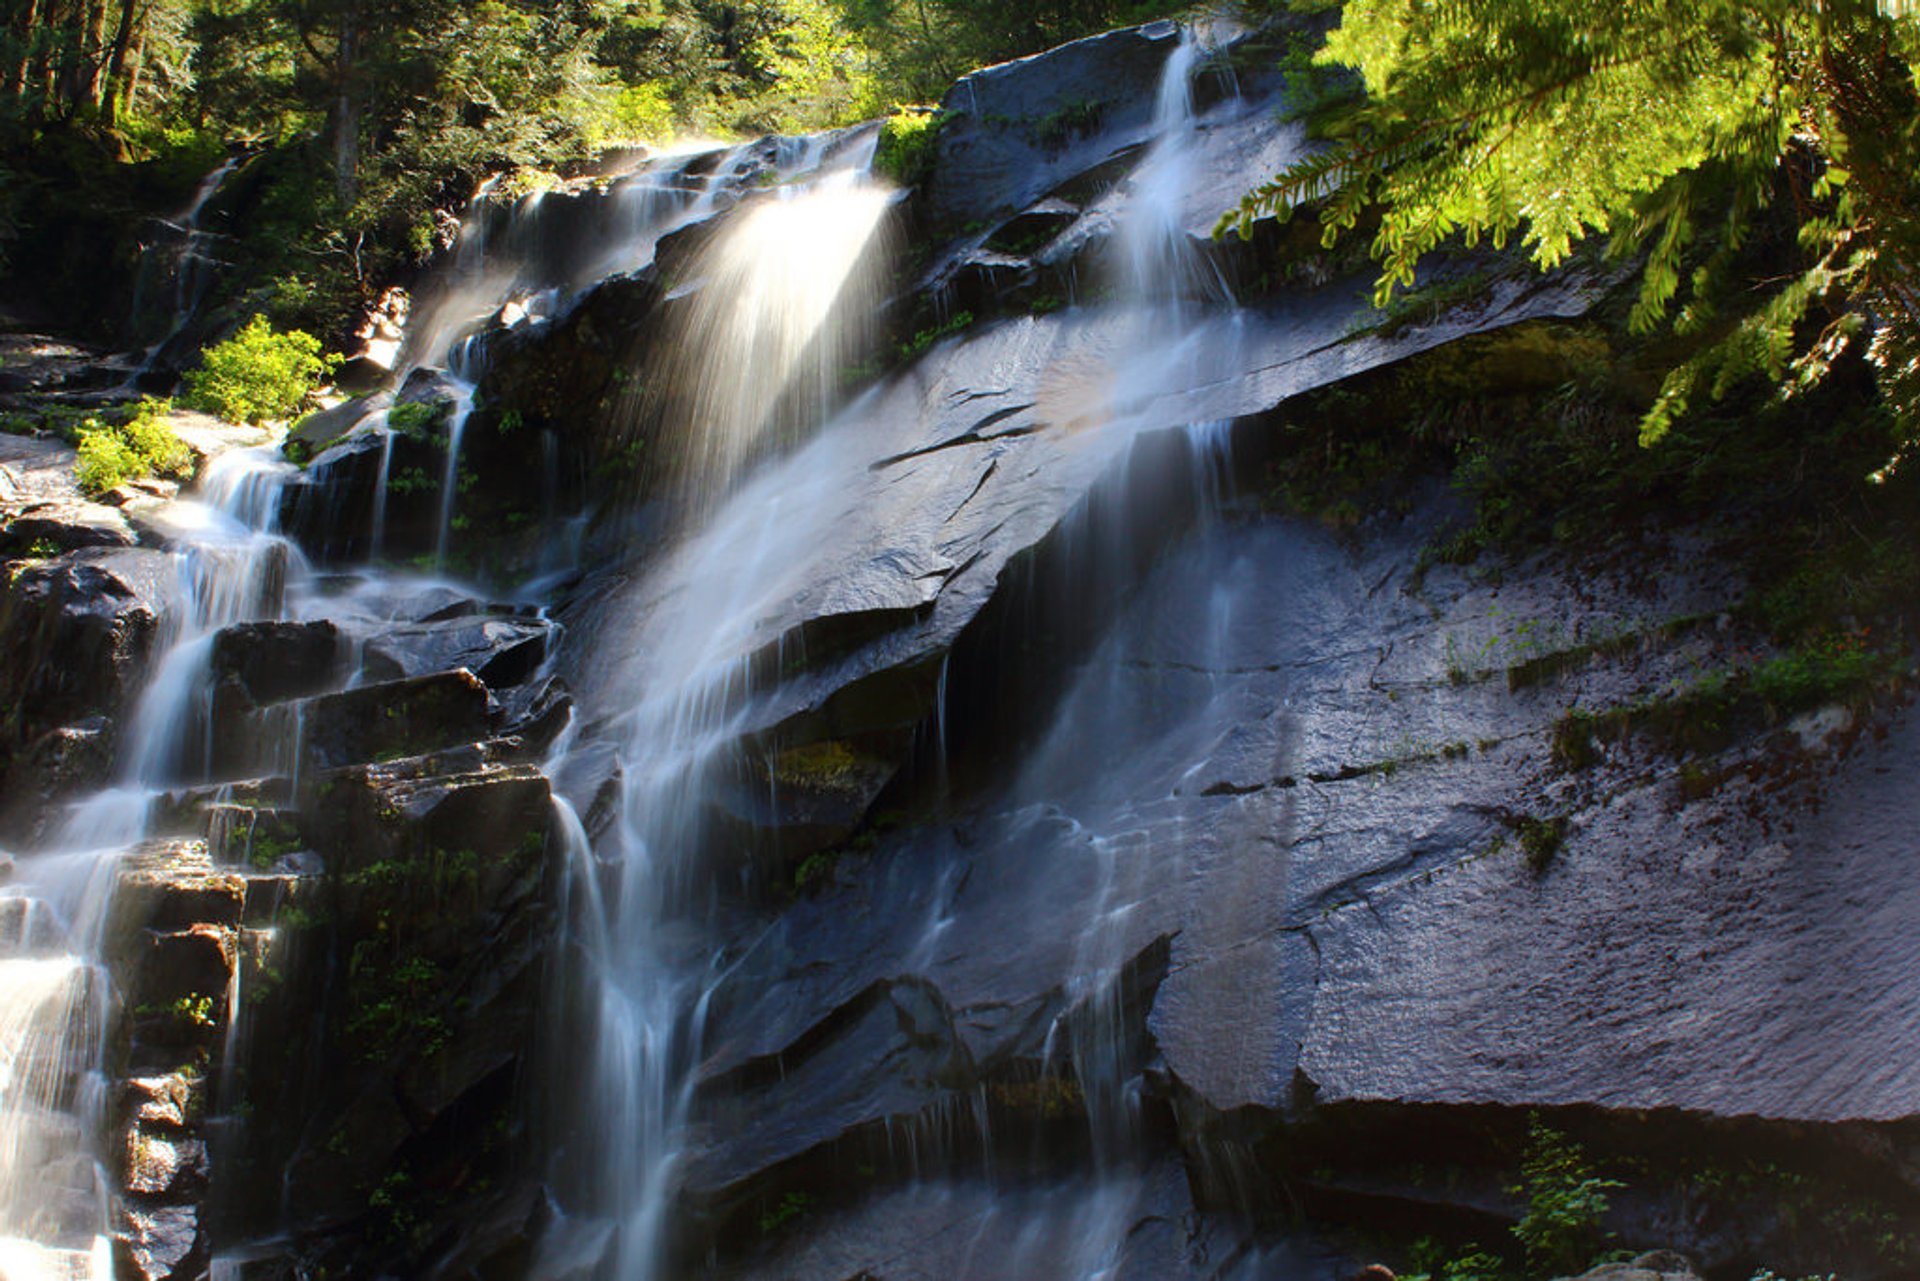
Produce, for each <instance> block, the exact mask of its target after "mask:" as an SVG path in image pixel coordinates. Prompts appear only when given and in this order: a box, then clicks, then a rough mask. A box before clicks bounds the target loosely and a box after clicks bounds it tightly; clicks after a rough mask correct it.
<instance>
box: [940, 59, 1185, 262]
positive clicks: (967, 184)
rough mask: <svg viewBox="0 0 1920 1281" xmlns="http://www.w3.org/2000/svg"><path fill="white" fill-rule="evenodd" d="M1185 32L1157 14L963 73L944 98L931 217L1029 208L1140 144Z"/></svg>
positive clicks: (954, 221) (945, 219)
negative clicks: (1157, 87)
mask: <svg viewBox="0 0 1920 1281" xmlns="http://www.w3.org/2000/svg"><path fill="white" fill-rule="evenodd" d="M1178 40H1179V31H1178V29H1177V28H1176V27H1175V26H1174V25H1173V24H1172V23H1170V22H1157V23H1153V24H1151V25H1149V26H1145V27H1135V28H1132V29H1130V30H1125V31H1113V32H1108V33H1107V34H1105V35H1099V36H1090V37H1088V38H1087V39H1085V40H1076V41H1074V42H1073V43H1072V44H1068V45H1062V46H1061V47H1060V48H1058V49H1053V50H1050V51H1048V52H1046V53H1042V54H1036V55H1034V56H1033V57H1030V58H1022V59H1020V60H1019V61H1017V62H1008V63H1003V64H1001V65H1000V66H996V67H987V68H985V69H984V70H981V71H976V72H974V73H973V74H972V75H968V76H963V77H961V78H960V79H959V80H958V81H957V82H955V84H954V86H953V88H952V89H950V90H948V91H947V96H946V97H945V99H943V100H942V102H941V108H942V110H943V111H944V112H946V114H947V123H946V124H945V126H944V127H943V128H942V129H941V131H940V138H939V143H938V148H939V151H938V158H937V160H936V161H935V165H934V170H933V176H932V178H931V179H929V181H928V183H927V200H928V207H929V209H930V211H931V213H932V216H933V218H934V219H935V220H936V222H938V223H940V224H942V225H950V226H956V227H957V226H960V225H962V224H965V223H969V222H973V221H976V220H979V219H985V218H992V217H995V216H996V215H1003V214H1005V213H1008V212H1011V211H1013V210H1016V209H1021V208H1024V207H1025V206H1027V205H1029V204H1031V203H1033V202H1034V201H1035V200H1036V199H1038V198H1039V197H1041V196H1043V195H1045V194H1046V193H1047V192H1049V191H1051V190H1053V188H1054V187H1056V186H1058V185H1059V184H1060V183H1061V182H1062V181H1063V180H1064V179H1066V178H1068V177H1071V176H1072V175H1074V174H1077V173H1081V172H1084V171H1086V170H1088V169H1091V168H1093V167H1094V166H1096V165H1098V164H1099V163H1100V162H1102V161H1104V160H1107V159H1110V158H1111V157H1112V156H1114V155H1115V154H1117V153H1118V152H1120V151H1121V150H1123V149H1125V148H1127V147H1130V146H1137V145H1139V144H1140V143H1141V142H1142V141H1143V140H1145V138H1146V137H1147V133H1148V126H1149V125H1150V124H1151V123H1152V120H1153V94H1152V93H1151V92H1150V91H1148V88H1147V87H1149V86H1151V85H1153V84H1154V83H1155V82H1156V81H1157V80H1158V79H1159V75H1160V68H1161V67H1162V65H1164V64H1165V62H1166V60H1167V56H1168V55H1169V54H1170V53H1172V52H1173V49H1174V46H1175V45H1176V43H1177V42H1178Z"/></svg>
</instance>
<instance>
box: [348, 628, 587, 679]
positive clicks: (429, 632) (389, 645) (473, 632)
mask: <svg viewBox="0 0 1920 1281" xmlns="http://www.w3.org/2000/svg"><path fill="white" fill-rule="evenodd" d="M552 632H553V625H552V624H551V623H548V622H546V621H545V620H544V619H529V618H501V617H490V616H485V615H473V616H468V617H462V618H451V619H447V620H446V621H443V622H435V623H422V624H419V625H417V626H412V627H396V628H394V629H392V630H391V631H386V632H382V633H381V634H380V635H378V636H375V637H373V638H372V639H370V640H368V641H367V643H366V646H365V648H364V649H363V651H362V658H361V663H362V666H361V672H362V674H363V675H364V676H365V677H366V678H367V679H368V680H372V681H394V680H402V679H405V678H407V677H412V676H425V675H427V674H429V673H431V672H444V671H451V670H453V669H454V668H459V667H464V668H466V669H467V670H468V671H471V672H472V673H473V674H474V675H476V676H478V677H479V678H480V679H481V680H483V681H485V682H486V683H487V685H488V686H490V687H491V688H493V689H496V690H499V689H505V688H508V687H510V686H513V685H519V684H522V683H523V682H525V681H527V680H530V679H531V678H532V677H533V676H534V674H535V673H536V672H537V671H538V670H539V668H540V664H541V663H543V662H544V661H546V657H547V651H548V648H549V645H550V643H551V637H552Z"/></svg>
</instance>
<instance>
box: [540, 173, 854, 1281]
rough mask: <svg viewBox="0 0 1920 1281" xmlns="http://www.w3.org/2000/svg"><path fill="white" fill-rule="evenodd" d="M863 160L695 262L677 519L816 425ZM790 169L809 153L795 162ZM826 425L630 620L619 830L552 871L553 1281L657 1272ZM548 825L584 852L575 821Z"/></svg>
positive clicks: (735, 227)
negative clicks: (571, 1069) (573, 1124)
mask: <svg viewBox="0 0 1920 1281" xmlns="http://www.w3.org/2000/svg"><path fill="white" fill-rule="evenodd" d="M870 156H871V148H870V147H869V148H867V149H866V150H865V151H864V152H863V153H861V154H858V155H855V156H853V157H851V158H850V159H851V160H852V162H853V163H851V164H849V165H848V166H847V167H846V168H843V169H841V170H839V171H837V172H834V173H829V174H826V175H824V176H822V177H821V178H819V179H817V180H816V181H814V182H813V183H811V184H808V185H804V186H794V187H791V188H789V189H785V190H782V191H780V192H778V193H776V194H773V195H771V196H769V197H766V198H764V202H763V203H762V204H760V205H759V206H758V207H757V208H755V209H753V210H750V211H748V212H746V213H745V214H743V215H741V216H737V217H736V218H735V219H734V220H733V221H732V222H730V223H729V224H728V225H727V226H726V227H725V228H723V229H722V231H721V232H720V233H719V235H718V236H717V238H716V241H715V243H714V245H713V246H711V247H710V249H709V250H708V252H706V253H705V254H703V255H702V257H701V258H700V260H699V262H700V266H699V268H698V269H697V270H696V273H695V276H696V280H697V282H698V284H699V286H700V289H701V292H700V295H699V296H698V298H696V299H694V300H693V301H692V303H691V313H692V318H691V319H690V320H689V321H688V322H687V327H686V331H685V333H684V335H683V338H684V339H685V340H690V341H693V342H695V343H696V344H697V350H696V354H695V355H694V356H693V357H692V358H691V360H690V361H689V362H688V363H686V364H683V365H678V366H677V368H678V369H679V370H680V377H681V378H682V379H684V381H683V382H681V383H680V384H679V385H678V386H677V388H676V390H679V391H681V392H683V393H684V394H685V395H686V396H687V397H688V400H689V403H690V404H691V405H692V406H693V407H694V408H693V409H692V411H691V412H692V413H693V414H694V415H696V416H695V417H692V418H690V419H689V420H688V428H687V429H688V431H689V432H694V433H699V435H700V436H703V437H704V436H705V435H706V434H707V433H709V432H710V433H712V437H713V438H712V439H711V440H710V441H706V442H705V443H690V444H689V445H688V448H687V454H686V457H687V459H688V465H687V467H686V469H685V471H684V472H683V481H684V484H683V488H682V491H681V497H682V501H683V503H684V504H685V506H686V508H687V509H688V511H689V512H693V513H697V512H699V511H702V510H704V509H706V508H708V507H710V506H711V505H712V504H713V503H714V502H715V501H716V500H718V499H719V498H720V497H721V496H722V495H724V494H725V493H726V492H727V490H728V489H729V487H730V486H732V485H733V484H734V483H735V482H736V480H737V478H738V476H739V475H740V473H741V471H742V470H743V469H744V468H746V467H747V465H748V464H749V463H750V462H751V461H752V460H753V458H754V457H755V456H756V455H758V454H760V453H762V452H764V450H765V449H767V448H769V447H771V442H769V441H768V440H767V436H768V434H769V432H770V429H771V428H772V425H773V422H774V419H775V417H776V411H777V410H778V409H780V408H781V407H782V406H783V405H784V406H785V410H786V412H787V413H789V414H790V415H791V416H792V421H794V422H796V423H797V422H804V421H806V420H808V419H811V420H812V421H813V422H816V423H817V422H818V421H819V419H820V418H821V417H822V416H823V415H824V412H825V410H826V407H827V402H828V397H829V396H830V395H831V393H832V384H831V381H830V379H831V377H832V375H833V374H834V373H835V372H837V370H838V369H839V368H840V367H841V362H842V360H844V359H845V357H846V355H847V353H848V352H849V351H851V350H853V349H855V348H856V347H857V346H858V343H859V340H858V337H857V331H856V330H855V329H853V328H851V327H852V326H856V325H858V324H859V323H861V322H862V321H863V320H864V318H865V317H866V316H867V314H868V308H867V307H865V306H864V305H863V304H864V303H865V302H866V301H867V300H866V299H865V298H864V297H861V296H859V286H860V282H862V281H863V280H867V279H871V276H872V273H873V272H874V270H875V268H876V266H877V264H876V263H875V262H874V261H872V256H873V249H872V245H873V242H875V241H876V239H877V233H878V229H879V224H880V222H881V219H882V217H883V215H884V213H885V208H886V204H887V202H888V199H889V196H888V193H887V192H886V191H885V190H884V189H883V188H880V187H878V186H876V185H874V184H872V183H871V182H870V181H869V180H868V179H867V178H866V177H865V175H864V169H865V164H866V162H867V160H868V159H870ZM799 162H800V163H803V164H807V165H809V166H811V165H813V164H817V163H818V155H817V153H811V152H804V151H803V152H802V153H801V154H800V157H799ZM849 302H851V303H852V304H853V305H851V306H849V305H847V304H848V303H849ZM749 373H750V376H747V375H749ZM839 428H840V429H839V430H829V431H827V432H824V433H823V434H822V435H820V436H819V437H818V438H816V439H815V440H813V441H811V442H809V443H806V444H804V445H802V446H800V447H799V449H798V450H797V451H796V452H795V453H793V454H792V455H790V456H789V457H787V458H785V459H782V460H781V461H780V462H779V463H778V464H777V465H776V466H773V467H770V468H768V469H766V470H765V471H763V472H762V473H760V474H759V475H757V476H753V477H750V478H749V479H747V480H746V481H745V482H744V483H743V484H742V485H741V487H740V488H738V489H737V490H736V491H735V492H734V493H733V496H732V497H731V499H729V500H728V501H727V502H726V503H725V504H724V506H722V507H721V508H720V510H719V511H717V512H716V513H715V515H714V517H713V519H712V520H711V521H710V522H708V523H706V524H705V525H704V527H700V528H698V529H696V530H695V532H693V533H692V534H691V535H690V536H689V537H688V539H687V541H686V542H685V543H684V544H683V545H682V546H681V547H680V548H679V549H678V550H677V551H676V552H675V553H674V554H673V555H672V556H671V557H670V559H669V561H668V562H667V564H666V565H665V566H664V567H663V569H662V570H661V571H660V572H659V573H657V574H656V575H654V576H652V577H651V578H650V579H649V581H648V582H647V584H646V585H645V586H644V587H643V589H642V591H641V593H640V595H641V598H642V600H644V601H647V602H650V603H651V602H653V601H654V593H656V592H658V593H663V594H664V595H665V596H666V598H667V599H666V600H664V601H663V602H661V604H662V607H661V608H658V609H652V608H650V609H649V610H648V612H647V613H646V615H645V617H644V621H643V622H642V623H641V624H640V626H641V629H642V630H641V634H640V636H639V637H638V638H637V639H636V641H635V643H634V646H633V653H634V655H635V662H634V664H633V666H632V667H631V668H630V669H629V670H628V671H626V672H625V674H624V675H623V677H622V678H621V679H620V680H619V681H618V682H617V687H618V688H619V689H621V690H625V691H630V696H631V700H632V701H631V702H630V703H629V705H628V706H627V707H626V708H625V709H624V710H623V711H621V712H620V713H619V715H618V721H617V725H618V732H619V744H618V747H617V751H618V757H619V762H620V778H621V793H620V804H619V810H618V819H617V821H616V823H615V825H614V827H613V829H612V830H611V831H610V832H608V833H607V835H606V836H605V837H603V838H602V840H601V841H600V845H599V848H598V849H597V850H595V851H594V852H593V855H592V856H591V857H590V856H588V855H587V854H586V853H585V852H584V851H581V852H579V853H577V854H576V855H575V857H573V858H571V859H570V860H569V864H570V866H573V867H575V868H577V869H584V870H586V871H587V872H588V873H589V875H588V877H587V879H586V882H585V883H584V884H583V885H582V888H581V892H580V894H579V895H578V898H579V900H580V903H581V909H582V910H581V912H580V915H581V916H582V921H581V923H580V927H579V937H578V939H577V947H578V950H579V953H580V955H581V956H582V958H583V959H584V962H585V966H586V971H587V972H586V974H585V975H584V976H583V984H584V987H585V989H586V992H587V996H586V998H585V999H586V1001H587V1002H588V1004H589V1005H590V1007H591V1008H590V1009H589V1010H588V1011H587V1013H586V1018H587V1020H588V1022H589V1023H590V1025H591V1038H592V1044H593V1046H594V1053H593V1060H592V1063H591V1067H590V1083H589V1091H588V1094H587V1096H586V1104H587V1106H586V1109H585V1111H584V1113H583V1115H582V1117H581V1118H580V1123H579V1125H578V1128H577V1134H578V1135H579V1137H578V1138H577V1139H576V1142H577V1143H579V1144H580V1145H582V1146H586V1147H589V1148H591V1149H592V1151H591V1153H590V1156H589V1158H588V1159H586V1160H582V1159H581V1158H582V1156H583V1155H587V1154H583V1153H580V1152H577V1151H569V1152H568V1153H566V1154H565V1156H564V1158H563V1161H562V1164H563V1165H564V1166H565V1167H569V1168H572V1169H575V1170H579V1171H582V1172H584V1173H585V1175H586V1177H585V1179H584V1180H583V1181H582V1182H581V1185H580V1186H578V1187H575V1188H573V1189H572V1191H573V1194H574V1195H575V1196H576V1197H577V1198H578V1200H579V1203H580V1204H581V1206H582V1207H583V1208H584V1209H585V1212H586V1214H585V1217H586V1220H587V1222H586V1223H585V1224H583V1226H582V1230H581V1231H580V1232H578V1233H574V1234H570V1235H569V1234H558V1235H557V1236H556V1239H555V1241H554V1242H552V1243H551V1244H550V1251H551V1253H550V1257H549V1260H548V1265H547V1266H548V1267H549V1268H550V1269H551V1270H553V1271H559V1270H561V1268H562V1267H563V1266H564V1264H563V1261H562V1260H563V1257H568V1256H570V1255H571V1254H573V1253H578V1252H584V1253H585V1254H587V1255H589V1256H591V1255H594V1254H599V1253H601V1252H604V1257H606V1258H608V1259H609V1260H610V1266H611V1269H612V1275H614V1276H616V1277H619V1278H621V1279H622V1281H637V1279H641V1278H647V1277H652V1276H655V1275H657V1274H658V1271H659V1269H660V1267H661V1265H662V1263H663V1262H664V1260H665V1257H666V1251H667V1249H668V1245H669V1242H668V1236H669V1227H670V1222H669V1217H668V1216H669V1211H670V1210H671V1208H672V1205H673V1196H674V1193H675V1189H676V1170H677V1167H678V1164H679V1162H680V1161H681V1160H682V1157H683V1145H684V1133H683V1132H684V1127H685V1125H686V1122H687V1109H688V1106H689V1102H690V1099H691V1090H692V1084H693V1074H692V1069H693V1066H694V1064H695V1063H696V1062H697V1059H698V1055H699V1052H700V1042H701V1035H702V1033H701V1029H702V1023H703V1008H704V1004H705V1001H706V998H707V995H708V993H709V992H710V991H711V986H712V981H713V979H714V977H715V974H714V965H715V963H716V961H715V958H714V956H713V955H712V954H711V950H710V948H709V946H708V945H707V944H706V942H705V939H704V931H703V921H702V918H701V912H700V908H699V902H700V901H701V897H702V896H701V895H700V893H699V892H698V890H697V886H698V883H699V877H698V875H697V873H698V858H699V856H700V855H701V854H702V853H703V852H704V849H705V846H706V842H707V835H708V829H709V820H710V815H709V813H708V805H709V800H710V797H711V796H712V794H713V790H714V788H715V787H717V786H719V785H721V783H722V782H723V780H725V779H726V778H728V777H730V776H731V772H732V771H733V770H734V769H735V767H736V766H737V765H738V764H739V762H738V760H737V756H736V754H737V750H738V744H737V740H738V737H739V727H740V718H741V717H742V715H743V714H744V712H745V710H746V708H747V707H748V706H749V705H750V701H751V697H752V693H753V684H752V680H751V678H750V674H749V660H750V657H751V654H752V652H753V650H754V648H755V647H756V646H755V644H754V642H755V641H756V639H757V635H758V633H757V624H758V623H759V621H760V620H761V619H762V618H763V617H764V616H765V615H766V614H767V613H768V612H769V611H770V610H771V609H773V608H774V607H776V606H777V605H778V604H779V603H780V602H781V601H782V600H783V599H784V598H785V597H786V596H788V595H790V594H791V592H792V591H793V590H795V589H796V588H797V587H798V586H799V581H798V579H797V578H796V572H797V571H798V570H800V569H802V568H804V564H803V563H797V562H796V561H795V559H794V558H793V556H792V555H791V552H792V550H793V549H795V548H817V547H818V546H820V545H821V543H822V541H823V540H824V539H825V538H826V537H827V536H828V535H829V534H830V532H831V530H832V527H833V525H834V524H835V523H836V521H837V519H838V517H839V516H840V515H841V514H842V507H841V506H840V505H839V503H840V502H842V501H844V495H845V492H846V491H845V489H844V487H843V486H842V485H841V483H840V482H841V479H842V478H843V477H845V476H846V475H847V474H849V472H853V471H857V470H858V469H859V468H860V467H862V466H864V464H865V461H866V460H865V455H864V453H862V452H861V451H860V449H859V447H858V442H857V439H856V438H855V437H853V436H852V435H851V434H850V433H849V432H848V431H847V430H845V424H844V423H842V424H840V425H839ZM572 772H573V771H572V770H571V768H570V763H569V761H568V760H567V759H566V754H565V752H564V750H563V751H562V752H561V753H560V754H559V755H558V756H557V757H556V758H555V759H554V760H553V761H551V762H550V773H551V774H552V775H553V776H554V777H555V779H556V781H557V783H558V784H559V786H560V787H561V789H562V792H563V794H564V791H565V787H566V783H567V780H568V778H569V776H570V775H571V774H572ZM573 801H574V803H575V804H578V805H582V806H584V804H585V801H586V798H585V797H575V798H573ZM563 804H564V802H563ZM563 830H565V831H567V832H570V833H574V834H575V835H576V837H577V838H579V839H584V836H585V833H584V829H583V828H581V827H580V825H579V824H578V823H577V822H567V823H565V824H563ZM596 860H597V861H598V864H599V865H600V866H604V867H606V868H607V869H608V875H609V883H608V884H607V885H605V886H604V887H603V886H601V885H600V884H598V882H597V877H595V876H594V875H592V874H591V873H592V872H593V871H594V869H595V866H596ZM561 1182H563V1183H565V1182H567V1180H566V1179H565V1178H564V1177H562V1179H561Z"/></svg>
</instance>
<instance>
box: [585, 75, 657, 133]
mask: <svg viewBox="0 0 1920 1281" xmlns="http://www.w3.org/2000/svg"><path fill="white" fill-rule="evenodd" d="M608 114H609V119H608V121H607V124H606V126H605V131H604V133H603V134H602V136H600V137H599V138H596V139H595V142H596V143H598V144H604V143H608V142H671V141H672V140H673V134H674V128H673V100H672V99H671V98H669V97H668V96H667V90H666V86H664V85H662V84H661V83H660V82H658V81H656V80H648V81H646V82H644V83H641V84H632V85H627V86H625V87H624V88H622V89H621V90H620V93H619V95H618V96H617V97H615V98H614V100H613V106H612V110H611V111H610V112H609V113H608Z"/></svg>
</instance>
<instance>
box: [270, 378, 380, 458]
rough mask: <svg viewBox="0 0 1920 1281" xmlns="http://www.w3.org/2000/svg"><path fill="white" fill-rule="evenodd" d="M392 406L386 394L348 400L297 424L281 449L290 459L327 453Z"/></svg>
mask: <svg viewBox="0 0 1920 1281" xmlns="http://www.w3.org/2000/svg"><path fill="white" fill-rule="evenodd" d="M392 403H393V396H392V395H391V394H390V393H387V392H376V393H375V394H373V395H371V396H365V397H361V398H358V399H354V400H345V401H342V402H341V403H339V404H338V405H335V406H334V407H333V408H331V409H320V410H316V411H314V412H313V413H311V414H308V415H307V416H306V417H305V418H302V419H301V420H300V421H299V422H297V423H295V424H294V425H293V427H292V428H291V429H289V430H288V432H287V437H286V440H285V441H284V442H283V443H282V445H281V449H282V450H283V451H284V452H286V453H287V454H288V455H289V456H296V455H299V454H301V453H303V452H304V454H305V456H306V457H307V458H309V459H311V458H315V457H318V456H320V455H322V454H324V453H325V452H326V451H327V450H328V449H329V448H330V447H332V446H333V445H336V444H338V443H339V442H340V441H341V440H342V439H344V438H345V437H346V436H347V434H348V433H350V432H351V431H353V429H354V428H355V427H358V426H359V425H360V424H361V423H363V422H365V421H367V420H368V419H369V418H371V417H373V415H375V414H378V413H381V412H383V411H385V410H386V408H387V406H389V405H391V404H392Z"/></svg>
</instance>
